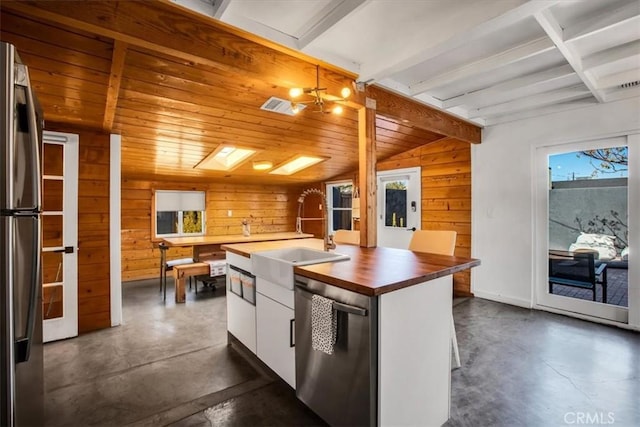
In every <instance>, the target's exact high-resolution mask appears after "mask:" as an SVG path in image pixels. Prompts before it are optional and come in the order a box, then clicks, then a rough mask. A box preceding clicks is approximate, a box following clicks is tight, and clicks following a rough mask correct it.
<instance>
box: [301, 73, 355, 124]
mask: <svg viewBox="0 0 640 427" xmlns="http://www.w3.org/2000/svg"><path fill="white" fill-rule="evenodd" d="M326 91H327V88H326V87H320V66H319V65H316V87H305V88H301V87H294V88H291V89H289V96H290V97H291V111H293V113H294V114H298V113H299V112H300V110H301V109H302V108H304V107H305V106H306V105H307V104H313V105H315V106H316V110H314V111H315V112H318V113H327V114H328V113H333V114H342V112H343V111H344V108H343V107H342V105H340V104H339V103H340V102H344V101H346V100H347V98H348V97H349V96H351V89H349V88H348V87H343V88H342V89H341V90H340V97H335V96H328V95H327V94H326V93H324V94H323V92H326ZM302 95H309V96H311V97H313V99H312V100H310V101H296V100H295V98H298V97H300V96H302ZM323 95H324V97H323ZM325 98H332V100H331V101H330V102H331V103H328V101H327V100H326V99H325ZM333 98H335V99H333Z"/></svg>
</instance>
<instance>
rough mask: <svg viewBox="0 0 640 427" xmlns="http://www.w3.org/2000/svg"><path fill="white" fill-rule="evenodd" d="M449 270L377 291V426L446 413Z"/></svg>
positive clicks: (422, 421)
mask: <svg viewBox="0 0 640 427" xmlns="http://www.w3.org/2000/svg"><path fill="white" fill-rule="evenodd" d="M452 286H453V279H452V276H446V277H441V278H438V279H435V280H431V281H429V282H425V283H423V284H420V285H416V286H410V287H408V288H405V289H401V290H398V291H394V292H390V293H387V294H383V295H381V296H380V303H379V313H380V315H379V319H378V321H379V343H378V345H379V357H380V359H379V371H378V378H379V394H378V402H379V405H378V408H379V414H378V421H379V423H378V424H379V425H381V426H391V425H393V426H418V425H419V426H439V425H442V424H443V423H445V422H446V421H447V420H448V419H449V404H450V395H451V341H450V340H451V337H450V321H451V320H450V319H451V315H452V307H451V305H452Z"/></svg>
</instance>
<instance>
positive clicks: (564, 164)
mask: <svg viewBox="0 0 640 427" xmlns="http://www.w3.org/2000/svg"><path fill="white" fill-rule="evenodd" d="M578 153H579V152H571V153H564V154H556V155H553V156H549V167H550V168H551V180H552V181H571V180H572V179H573V177H574V174H575V178H579V177H580V178H582V177H589V176H592V174H593V172H594V170H595V169H594V167H593V165H592V164H591V162H593V163H594V164H595V165H598V164H599V163H598V162H597V161H596V160H592V159H590V158H589V157H586V156H582V155H581V156H578ZM620 177H627V172H626V171H624V172H616V173H601V172H598V174H597V176H594V178H620Z"/></svg>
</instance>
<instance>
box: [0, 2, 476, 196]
mask: <svg viewBox="0 0 640 427" xmlns="http://www.w3.org/2000/svg"><path fill="white" fill-rule="evenodd" d="M0 11H1V22H0V24H1V32H0V36H1V39H2V41H6V42H10V43H13V44H14V45H16V47H17V48H18V50H19V53H20V55H21V57H22V59H23V61H24V62H25V63H26V64H27V65H28V66H29V69H30V73H31V80H32V82H33V84H34V88H35V92H36V95H37V96H38V98H39V100H40V103H41V104H42V106H43V110H44V113H45V120H46V121H47V122H49V123H52V124H60V125H69V124H71V125H75V126H80V127H84V128H91V129H104V130H105V131H108V132H113V133H117V134H121V135H122V175H123V178H130V179H154V180H163V179H164V180H176V179H178V180H190V181H194V180H201V181H213V180H225V181H229V182H246V183H273V184H276V183H277V184H289V183H290V184H303V183H309V182H317V181H323V180H328V179H331V178H332V177H335V176H340V175H344V174H346V173H353V172H355V171H356V170H357V168H358V126H357V125H358V123H357V120H358V118H357V116H358V115H357V111H356V110H354V109H350V108H346V109H345V113H344V114H343V115H341V116H335V115H331V114H320V113H315V112H312V111H303V112H302V113H301V114H299V115H298V116H294V117H291V116H288V115H282V114H277V113H273V112H268V111H263V110H260V106H261V105H262V104H263V103H264V102H265V101H266V100H267V99H268V98H269V97H271V96H277V97H280V98H283V99H287V98H288V88H289V87H292V86H294V85H299V86H307V87H308V86H314V85H315V84H314V83H315V64H316V63H317V61H316V62H313V59H312V58H308V57H305V56H303V55H302V54H299V53H292V52H288V51H285V52H283V51H282V50H283V49H272V47H273V46H264V45H262V44H259V43H258V42H257V41H256V40H255V38H254V40H251V36H250V35H248V34H246V35H244V34H243V35H244V36H245V37H240V36H239V35H238V34H237V31H236V30H234V29H231V28H228V27H226V26H224V24H220V23H216V22H214V21H213V20H212V19H209V18H205V17H201V16H197V15H196V14H194V13H192V12H189V11H186V10H184V9H181V8H176V7H174V6H173V5H172V4H170V3H168V2H159V3H158V2H155V3H154V4H153V5H152V6H149V2H126V1H112V2H97V1H90V2H82V3H77V2H63V1H48V2H12V1H3V2H2V3H0ZM133 17H136V18H133ZM161 24H162V25H161ZM321 66H322V68H321V83H322V85H323V86H324V85H326V86H327V87H328V88H329V90H330V91H331V93H338V88H339V87H341V86H342V85H344V84H345V83H347V84H348V83H350V82H351V81H353V80H354V79H355V76H354V75H351V74H349V73H347V72H343V71H341V70H339V69H336V68H334V67H331V66H329V65H327V64H321ZM434 111H435V110H434ZM435 114H441V113H438V112H436V113H435ZM447 119H448V118H447ZM436 121H440V122H442V121H443V120H442V117H436ZM445 121H446V120H445ZM460 123H461V126H462V127H465V126H468V124H465V123H463V122H460ZM54 126H55V125H54ZM49 127H50V126H49ZM424 128H425V126H420V125H412V124H411V123H410V122H409V120H406V119H405V120H401V119H393V118H390V117H384V116H381V115H379V116H378V117H377V119H376V134H377V158H378V159H379V160H382V159H385V158H388V157H391V156H393V155H395V154H398V153H402V152H404V151H407V150H410V149H413V148H415V147H418V146H421V145H424V144H426V143H430V142H433V141H437V140H439V139H441V138H443V137H445V136H446V134H447V133H449V132H447V130H446V128H445V131H444V132H442V133H437V132H433V127H431V128H429V126H427V128H429V129H430V130H425V129H424ZM472 130H473V131H478V129H477V128H473V127H472ZM452 131H453V132H455V131H456V129H453V128H452ZM478 135H479V131H478ZM220 144H231V145H236V146H241V147H249V148H255V149H257V150H258V153H257V154H256V155H255V156H253V158H252V160H269V161H271V162H273V163H274V165H277V164H279V163H281V162H284V161H285V160H287V159H289V158H291V157H292V156H294V155H296V154H309V155H316V156H321V157H326V158H328V160H326V161H324V162H322V163H320V164H318V165H316V166H314V167H311V168H309V169H308V170H305V171H302V172H299V173H297V174H294V175H292V176H275V175H269V174H268V173H266V172H258V171H254V170H253V169H252V166H251V162H247V163H245V164H243V165H242V166H240V167H239V168H237V169H235V170H233V171H231V172H214V171H206V170H202V169H197V168H194V166H195V165H196V164H197V163H198V162H200V161H201V160H202V159H203V158H204V157H205V156H206V155H207V154H209V153H210V152H212V151H213V150H214V149H216V147H218V146H219V145H220Z"/></svg>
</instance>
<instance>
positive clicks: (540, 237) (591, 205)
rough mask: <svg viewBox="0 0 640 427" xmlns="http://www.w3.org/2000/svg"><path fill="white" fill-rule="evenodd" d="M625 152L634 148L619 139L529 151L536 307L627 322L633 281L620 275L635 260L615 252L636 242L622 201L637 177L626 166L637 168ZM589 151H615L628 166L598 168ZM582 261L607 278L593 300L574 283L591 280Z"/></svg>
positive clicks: (625, 273)
mask: <svg viewBox="0 0 640 427" xmlns="http://www.w3.org/2000/svg"><path fill="white" fill-rule="evenodd" d="M632 149H638V147H637V146H636V147H632V144H631V143H629V142H628V140H627V137H626V136H622V137H616V138H608V139H602V140H598V141H588V142H581V143H572V144H564V145H554V146H551V147H542V148H539V149H538V150H537V153H536V179H537V182H536V199H537V200H536V281H535V283H536V302H537V305H538V306H539V307H541V308H547V307H548V308H551V309H554V310H562V311H566V312H571V313H577V314H580V315H586V316H591V317H596V318H601V319H606V320H612V321H615V322H622V323H628V319H629V309H636V308H633V307H632V305H633V304H632V300H633V298H632V295H633V292H635V291H634V289H633V287H634V286H637V284H632V283H633V282H632V281H629V280H628V278H629V277H632V276H631V274H635V273H634V270H635V269H636V268H637V265H634V263H633V259H632V258H631V257H629V258H628V260H627V261H624V260H623V259H622V251H623V249H624V248H625V247H630V246H631V245H634V244H636V243H635V242H633V239H632V236H631V234H630V230H631V226H632V225H633V224H632V223H633V222H634V221H635V219H634V209H637V208H636V207H634V206H633V203H628V201H631V200H633V197H632V194H633V193H634V192H635V193H637V191H638V189H637V181H638V178H637V177H634V176H633V175H632V173H631V171H633V170H634V168H635V170H637V169H638V168H639V167H640V166H636V165H634V164H633V163H634V160H633V159H632V156H630V155H629V154H625V152H626V153H631V151H632ZM590 150H598V152H599V153H601V154H602V153H607V152H608V153H618V154H620V153H621V154H622V156H623V157H625V160H624V162H627V163H628V164H627V165H624V164H619V165H617V166H616V165H613V167H612V166H611V165H609V166H603V164H605V163H606V162H603V161H602V160H597V159H593V158H591V157H590V156H589V155H588V154H585V153H588V152H589V151H590ZM598 152H596V153H594V154H597V153H598ZM621 161H622V160H621ZM613 170H617V171H616V172H613ZM612 175H613V176H612ZM627 175H628V178H627ZM612 178H615V179H612ZM635 215H637V212H635ZM607 236H610V237H607ZM614 243H615V245H614ZM630 243H631V245H630ZM584 251H586V252H590V253H591V254H585V253H584ZM594 251H595V252H594ZM630 252H633V251H630ZM589 258H592V259H593V260H592V261H589ZM589 262H592V263H593V269H594V270H595V271H596V272H598V271H601V272H602V274H600V275H599V277H598V278H599V279H600V280H601V281H604V280H606V283H607V286H606V295H605V287H604V286H603V285H602V284H600V283H598V284H597V285H596V293H595V301H594V300H593V298H594V296H593V293H592V291H591V290H590V289H585V288H580V287H577V286H575V285H576V283H582V282H584V281H589V280H590V279H591V278H590V277H588V276H585V274H589V272H590V271H591V270H592V268H591V267H590V266H589V265H587V264H588V263H589ZM602 264H606V266H605V267H603V266H602ZM553 278H555V279H553ZM550 279H553V280H550ZM558 279H559V281H561V282H562V281H564V282H566V281H567V280H569V282H567V283H569V284H571V285H572V286H567V285H563V284H562V283H560V284H558V283H557V282H556V281H557V280H558ZM576 281H577V282H576ZM550 282H552V283H550Z"/></svg>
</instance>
